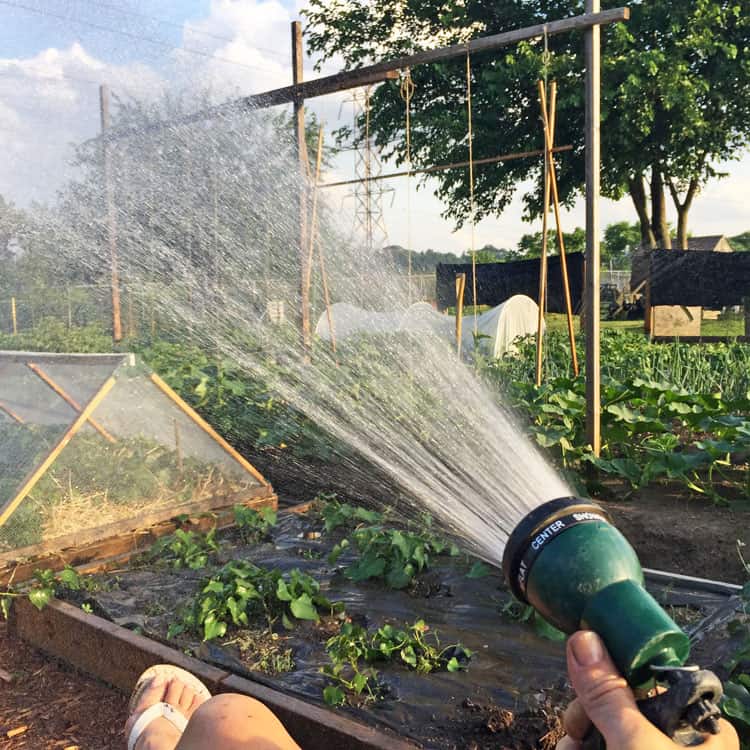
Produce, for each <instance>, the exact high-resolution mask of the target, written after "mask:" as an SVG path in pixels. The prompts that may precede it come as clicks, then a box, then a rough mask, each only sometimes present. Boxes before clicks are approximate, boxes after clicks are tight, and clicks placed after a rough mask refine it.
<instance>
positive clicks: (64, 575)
mask: <svg viewBox="0 0 750 750" xmlns="http://www.w3.org/2000/svg"><path fill="white" fill-rule="evenodd" d="M83 588H86V582H85V580H84V579H83V578H82V577H81V576H80V575H79V573H78V572H77V571H76V570H75V569H73V568H71V567H70V566H66V567H65V568H63V569H62V570H61V571H59V572H55V571H53V570H50V569H49V568H45V569H44V570H35V571H34V576H33V578H32V581H31V585H30V586H29V587H28V589H27V590H26V591H25V592H19V591H16V590H14V589H13V588H12V587H8V589H7V590H6V591H3V592H2V593H0V613H2V615H3V618H4V619H6V620H7V619H8V616H9V614H10V605H11V602H12V601H13V599H14V598H16V597H19V596H27V597H28V599H29V601H30V602H31V603H32V604H33V605H34V606H35V607H36V608H37V609H39V610H42V609H44V608H45V607H46V606H47V605H48V604H49V603H50V602H51V601H52V600H53V599H55V598H56V597H57V596H58V595H59V594H60V593H61V592H63V591H66V590H67V591H80V590H81V589H83Z"/></svg>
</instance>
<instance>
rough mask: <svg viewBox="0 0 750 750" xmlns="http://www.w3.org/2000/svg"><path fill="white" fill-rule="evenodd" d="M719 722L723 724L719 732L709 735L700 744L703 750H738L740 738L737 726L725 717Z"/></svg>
mask: <svg viewBox="0 0 750 750" xmlns="http://www.w3.org/2000/svg"><path fill="white" fill-rule="evenodd" d="M719 724H720V726H721V731H720V732H719V734H711V735H708V738H707V739H706V740H705V741H704V743H703V744H702V745H701V746H700V747H701V750H738V748H739V746H740V740H739V737H737V731H736V730H735V728H734V727H733V726H732V725H731V724H730V723H729V722H728V721H726V720H725V719H720V720H719Z"/></svg>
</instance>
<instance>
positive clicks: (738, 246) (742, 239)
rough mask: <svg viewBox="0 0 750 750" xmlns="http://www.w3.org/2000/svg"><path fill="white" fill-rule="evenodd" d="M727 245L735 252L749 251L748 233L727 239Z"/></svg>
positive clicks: (749, 232) (749, 234) (749, 238)
mask: <svg viewBox="0 0 750 750" xmlns="http://www.w3.org/2000/svg"><path fill="white" fill-rule="evenodd" d="M729 244H730V245H731V246H732V248H733V249H734V250H736V251H737V252H745V253H746V252H748V251H750V231H747V232H743V233H742V234H738V235H735V236H734V237H730V238H729Z"/></svg>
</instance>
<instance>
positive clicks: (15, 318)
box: [10, 297, 18, 336]
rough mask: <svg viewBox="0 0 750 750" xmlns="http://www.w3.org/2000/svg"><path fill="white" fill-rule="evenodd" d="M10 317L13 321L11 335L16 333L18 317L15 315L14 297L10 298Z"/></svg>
mask: <svg viewBox="0 0 750 750" xmlns="http://www.w3.org/2000/svg"><path fill="white" fill-rule="evenodd" d="M10 319H11V321H12V323H13V335H14V336H15V335H16V334H17V333H18V318H17V317H16V298H15V297H11V298H10Z"/></svg>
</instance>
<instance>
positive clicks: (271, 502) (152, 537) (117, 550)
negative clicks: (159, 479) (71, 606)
mask: <svg viewBox="0 0 750 750" xmlns="http://www.w3.org/2000/svg"><path fill="white" fill-rule="evenodd" d="M237 504H241V505H246V506H248V507H250V508H264V507H271V508H274V509H276V508H277V507H278V498H277V497H276V495H275V494H274V493H273V490H272V489H271V487H270V486H268V485H266V486H264V487H258V488H257V489H253V490H252V491H251V492H249V493H242V494H241V495H234V496H229V497H221V498H210V499H208V500H201V501H199V502H194V503H185V504H184V505H178V506H172V507H170V508H162V509H160V510H159V511H156V512H154V511H151V512H149V513H143V514H141V515H139V516H135V517H133V518H129V519H127V520H125V521H118V522H117V523H112V524H107V525H106V526H99V527H96V528H92V529H86V530H84V531H81V532H78V533H75V534H69V535H67V536H64V537H58V538H57V539H52V540H50V541H47V542H42V543H41V544H35V545H33V546H31V547H22V548H19V549H16V550H12V551H10V552H5V553H3V554H2V555H0V586H7V585H8V583H10V582H13V583H22V582H23V581H26V580H28V579H29V578H31V576H32V575H33V574H34V571H35V570H36V569H37V568H49V569H51V570H62V569H63V568H64V567H65V566H66V565H71V566H73V567H78V566H83V565H86V566H88V568H87V570H88V572H92V563H96V562H98V561H106V562H107V563H111V562H114V561H116V560H120V561H122V560H126V559H128V558H130V557H131V556H132V555H134V554H136V553H138V552H140V551H142V550H144V549H147V548H148V547H150V546H151V545H152V544H153V543H154V542H155V541H156V540H157V539H158V538H159V537H161V536H164V535H166V534H171V533H172V532H173V531H174V530H175V529H176V528H177V527H178V526H179V525H180V524H179V522H178V520H177V518H178V517H184V516H187V517H188V518H190V519H191V521H193V522H194V524H195V525H196V526H197V527H198V528H207V527H209V526H213V525H214V524H216V525H217V526H218V527H219V528H223V527H225V526H229V525H231V524H232V523H233V522H234V514H233V511H232V508H233V507H234V506H235V505H237ZM94 567H96V566H94Z"/></svg>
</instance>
